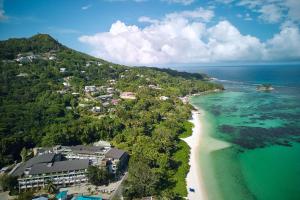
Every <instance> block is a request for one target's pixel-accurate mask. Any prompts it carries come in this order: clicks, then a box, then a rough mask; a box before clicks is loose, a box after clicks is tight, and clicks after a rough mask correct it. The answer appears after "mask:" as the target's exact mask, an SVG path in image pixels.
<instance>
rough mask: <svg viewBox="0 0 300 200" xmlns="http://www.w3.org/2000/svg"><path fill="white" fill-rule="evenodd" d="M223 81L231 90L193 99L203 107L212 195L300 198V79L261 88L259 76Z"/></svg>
mask: <svg viewBox="0 0 300 200" xmlns="http://www.w3.org/2000/svg"><path fill="white" fill-rule="evenodd" d="M224 73H226V72H224ZM275 78H276V77H275ZM282 82H283V81H282ZM222 83H223V84H224V85H225V87H226V91H224V92H222V93H218V94H210V95H205V96H198V97H194V98H193V99H192V103H193V104H194V105H195V106H196V107H197V106H198V107H200V108H202V109H203V110H204V111H203V113H204V116H203V117H202V120H203V121H204V123H205V124H204V128H205V136H204V140H203V141H202V145H201V149H200V151H201V152H200V154H199V160H200V163H201V167H202V170H203V172H204V173H202V174H204V175H203V176H204V181H205V185H206V189H207V190H208V195H209V199H213V200H218V199H231V200H235V199H236V200H239V199H246V200H247V199H258V200H276V199H285V200H294V199H295V200H296V199H300V188H299V185H300V131H299V130H300V96H299V95H300V89H299V87H298V86H297V84H295V86H291V84H289V85H275V84H274V85H275V91H273V92H258V91H256V84H255V81H252V82H251V83H250V82H240V81H239V82H236V81H223V82H222ZM224 144H226V145H224ZM216 146H217V148H216ZM219 147H220V148H219Z"/></svg>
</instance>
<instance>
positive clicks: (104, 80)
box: [0, 35, 222, 199]
mask: <svg viewBox="0 0 300 200" xmlns="http://www.w3.org/2000/svg"><path fill="white" fill-rule="evenodd" d="M38 44H40V45H38ZM37 46H40V47H37ZM0 47H1V48H0V49H1V51H0V53H1V56H0V57H1V59H2V62H0V70H1V71H0V74H1V79H0V113H1V115H0V139H1V141H0V153H1V154H0V167H1V166H4V165H6V164H9V163H12V162H13V161H14V160H20V159H21V156H20V152H21V150H22V149H23V148H24V147H25V148H26V149H30V148H32V147H34V146H37V145H39V146H40V145H41V146H51V145H56V144H62V145H75V144H82V143H84V144H88V143H92V142H95V141H97V140H99V139H101V140H109V141H111V142H112V143H113V144H114V145H115V146H117V147H118V148H121V149H124V150H126V151H127V152H128V153H129V154H130V156H131V159H130V163H129V177H128V181H127V184H126V186H125V188H126V195H127V196H128V197H130V198H133V197H142V196H147V195H158V196H164V197H168V199H172V198H175V197H176V196H177V197H178V196H180V195H181V196H182V195H184V194H185V192H184V191H183V190H185V189H184V188H183V189H182V190H180V191H176V190H175V189H174V188H179V187H182V186H180V185H178V184H179V183H177V182H178V181H182V177H183V176H184V174H185V173H186V168H187V166H186V163H185V162H186V157H187V156H188V151H187V150H186V147H185V146H184V144H182V142H181V141H180V139H179V137H181V136H180V135H181V134H183V136H187V135H189V134H190V128H191V125H190V124H189V123H187V120H188V119H189V118H190V115H191V114H190V111H191V106H190V105H188V104H183V103H182V101H181V100H180V99H179V98H178V97H179V96H185V95H187V94H191V93H197V92H202V91H206V90H213V89H216V88H222V86H220V85H216V84H213V83H210V82H207V81H205V78H206V77H205V76H204V75H199V74H189V73H183V72H176V71H173V70H162V69H156V68H146V67H137V68H129V67H126V66H121V65H116V64H112V63H108V62H106V61H103V60H100V59H96V58H93V57H90V56H87V55H85V54H82V53H78V52H76V51H73V50H70V49H68V48H66V47H63V46H62V45H60V44H59V43H57V42H56V41H55V40H54V39H52V38H51V37H49V36H47V35H37V36H34V37H32V38H30V39H18V40H9V41H2V42H1V43H0ZM3 49H5V50H3ZM50 50H55V51H54V52H55V57H56V59H55V60H49V59H44V58H41V59H35V60H33V61H32V62H28V63H22V65H21V64H19V63H17V62H15V61H13V60H11V59H14V58H16V56H17V54H18V53H20V52H21V53H27V51H32V52H33V53H35V54H39V55H40V56H41V57H45V56H47V52H48V51H50ZM60 68H66V72H64V73H61V72H60ZM20 74H23V75H21V76H20ZM24 74H25V75H24ZM67 79H68V82H69V84H70V86H68V87H66V86H63V82H66V81H67ZM111 79H113V80H115V81H116V83H115V84H112V83H110V80H111ZM86 85H97V86H106V87H114V88H115V91H116V92H115V93H114V94H113V97H114V98H118V96H119V93H120V91H131V92H135V93H136V97H137V98H136V99H135V100H121V101H120V102H119V104H118V105H111V104H110V105H109V106H108V107H104V106H102V107H103V110H102V111H101V113H98V114H95V113H91V112H90V108H91V107H92V106H98V105H102V103H101V102H99V101H97V100H95V98H94V97H93V96H95V95H94V94H85V93H84V91H83V89H84V86H86ZM150 85H154V86H155V87H156V88H151V87H149V86H150ZM60 91H63V92H60ZM73 92H76V93H78V94H79V95H72V93H73ZM102 93H103V94H105V92H99V94H98V95H100V94H102ZM96 96H97V95H96ZM161 96H167V97H169V99H167V100H160V97H161ZM85 99H88V101H86V100H85ZM83 104H84V106H80V105H83ZM187 130H188V131H187ZM183 154H185V155H183ZM22 157H24V158H25V150H24V152H22ZM137 169H138V170H137ZM178 170H179V171H180V172H179V171H178ZM95 174H98V172H97V173H95ZM98 175H99V174H98ZM98 175H97V176H98ZM102 175H103V176H104V175H105V174H102V173H101V176H102ZM174 176H175V177H174ZM137 177H143V179H142V178H137Z"/></svg>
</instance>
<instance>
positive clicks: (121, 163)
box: [105, 148, 129, 174]
mask: <svg viewBox="0 0 300 200" xmlns="http://www.w3.org/2000/svg"><path fill="white" fill-rule="evenodd" d="M128 158H129V156H128V154H127V153H126V152H125V151H123V150H120V149H116V148H111V149H110V150H109V151H108V152H107V153H106V154H105V160H106V161H107V165H108V167H109V171H110V173H113V174H115V173H116V172H117V170H123V169H124V168H125V167H126V166H127V162H128Z"/></svg>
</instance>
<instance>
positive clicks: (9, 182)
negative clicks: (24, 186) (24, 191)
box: [0, 175, 18, 192]
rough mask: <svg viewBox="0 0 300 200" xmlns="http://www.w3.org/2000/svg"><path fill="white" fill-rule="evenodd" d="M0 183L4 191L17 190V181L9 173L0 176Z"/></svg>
mask: <svg viewBox="0 0 300 200" xmlns="http://www.w3.org/2000/svg"><path fill="white" fill-rule="evenodd" d="M0 184H1V187H2V189H3V190H4V191H11V192H13V191H15V190H17V185H18V181H17V178H16V177H13V176H10V175H2V176H1V177H0Z"/></svg>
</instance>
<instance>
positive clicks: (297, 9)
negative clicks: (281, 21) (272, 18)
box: [285, 0, 300, 22]
mask: <svg viewBox="0 0 300 200" xmlns="http://www.w3.org/2000/svg"><path fill="white" fill-rule="evenodd" d="M285 5H286V6H287V7H288V16H289V18H290V19H291V20H292V21H295V22H300V1H299V0H286V2H285Z"/></svg>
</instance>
